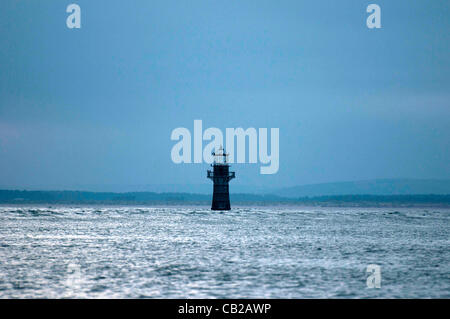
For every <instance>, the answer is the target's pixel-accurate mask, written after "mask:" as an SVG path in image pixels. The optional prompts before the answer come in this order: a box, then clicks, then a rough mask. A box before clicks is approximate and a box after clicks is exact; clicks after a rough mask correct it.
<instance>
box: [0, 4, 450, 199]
mask: <svg viewBox="0 0 450 319" xmlns="http://www.w3.org/2000/svg"><path fill="white" fill-rule="evenodd" d="M72 2H75V3H77V4H79V5H80V7H81V11H82V12H81V19H82V28H81V29H79V30H75V29H73V30H71V29H68V28H67V26H66V18H67V16H68V14H67V13H66V6H67V5H68V4H69V3H71V2H70V1H10V0H2V1H0V186H2V187H14V188H16V187H17V188H29V187H42V188H77V187H80V185H105V187H106V186H107V185H144V184H199V183H209V181H208V180H207V179H206V170H207V168H208V165H207V164H182V165H176V164H174V163H172V160H171V157H170V151H171V148H172V147H173V145H174V144H175V142H173V141H171V140H170V134H171V132H172V130H173V129H175V128H177V127H186V128H188V129H190V130H191V132H193V121H194V119H201V120H203V126H204V128H207V127H218V128H220V129H222V130H223V131H225V128H227V127H230V128H234V127H243V128H248V127H255V128H260V127H267V128H272V127H277V128H279V129H280V154H279V155H280V169H279V171H278V173H277V174H274V175H260V174H259V167H260V164H246V165H244V164H241V165H234V166H233V168H234V169H235V170H236V174H237V178H236V179H235V180H233V181H232V183H236V184H247V185H258V186H265V185H268V186H270V187H282V186H291V185H300V184H309V183H320V182H333V181H348V180H364V179H373V178H401V177H407V178H450V165H449V163H450V32H449V30H450V19H449V17H450V2H449V1H439V0H433V1H398V0H396V1H392V0H391V1H378V0H374V1H372V2H368V1H359V0H353V1H347V0H345V1H344V0H342V1H337V0H330V1H299V0H295V1H273V0H272V1H261V0H258V1H242V0H241V1H230V0H226V1H225V0H221V1H204V0H202V1H192V0H190V1H167V0H165V1H136V0H133V1H100V0H96V1H81V0H79V1H75V0H73V1H72ZM369 3H377V4H379V5H380V7H381V10H382V11H381V21H382V28H381V29H378V30H375V29H372V30H370V29H368V28H367V26H366V18H367V16H368V15H369V14H368V13H366V7H367V5H368V4H369ZM130 190H131V189H130Z"/></svg>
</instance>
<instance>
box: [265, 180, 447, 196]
mask: <svg viewBox="0 0 450 319" xmlns="http://www.w3.org/2000/svg"><path fill="white" fill-rule="evenodd" d="M273 194H275V195H278V196H283V197H305V196H335V195H415V194H441V195H442V194H450V180H448V179H447V180H435V179H377V180H367V181H356V182H338V183H324V184H312V185H302V186H294V187H287V188H281V189H278V190H276V191H274V192H273Z"/></svg>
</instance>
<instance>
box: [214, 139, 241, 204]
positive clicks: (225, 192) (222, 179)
mask: <svg viewBox="0 0 450 319" xmlns="http://www.w3.org/2000/svg"><path fill="white" fill-rule="evenodd" d="M212 155H213V156H214V162H213V164H211V167H212V168H213V169H212V170H208V178H209V179H212V181H213V183H214V191H213V199H212V205H211V209H212V210H230V209H231V207H230V193H229V186H228V183H229V182H230V181H231V180H232V179H233V178H235V177H236V176H235V173H234V172H230V165H229V164H228V163H227V156H228V154H227V153H226V152H225V150H224V149H223V147H220V148H219V149H218V151H217V152H213V153H212Z"/></svg>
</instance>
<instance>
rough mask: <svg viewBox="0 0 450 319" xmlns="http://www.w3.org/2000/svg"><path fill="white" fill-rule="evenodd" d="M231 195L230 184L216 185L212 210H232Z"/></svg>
mask: <svg viewBox="0 0 450 319" xmlns="http://www.w3.org/2000/svg"><path fill="white" fill-rule="evenodd" d="M230 209H231V207H230V194H229V191H228V184H225V185H224V184H222V185H221V184H214V193H213V200H212V205H211V210H230Z"/></svg>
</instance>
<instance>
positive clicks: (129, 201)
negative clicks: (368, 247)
mask: <svg viewBox="0 0 450 319" xmlns="http://www.w3.org/2000/svg"><path fill="white" fill-rule="evenodd" d="M230 197H231V202H232V203H233V205H239V204H241V205H251V206H257V205H308V206H427V207H428V206H445V207H448V206H449V205H450V195H335V196H317V197H297V198H283V197H280V196H276V195H256V194H234V193H232V194H231V195H230ZM0 204H16V205H17V204H19V205H22V204H65V205H67V204H69V205H90V204H95V205H210V204H211V195H204V194H188V193H149V192H135V193H94V192H78V191H20V190H0Z"/></svg>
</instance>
